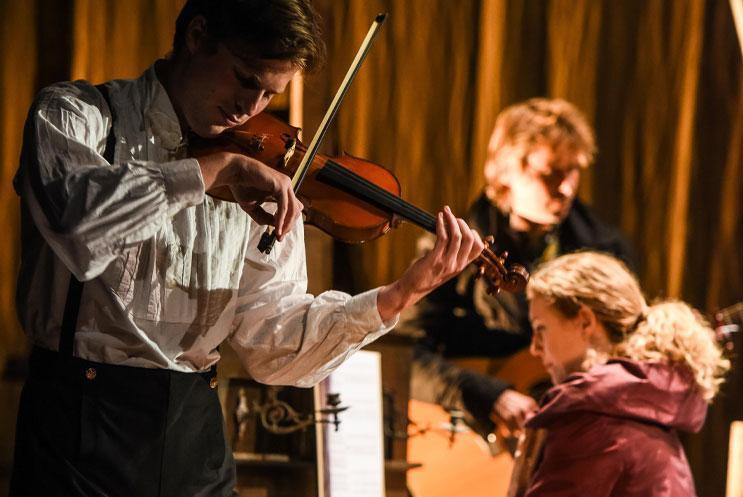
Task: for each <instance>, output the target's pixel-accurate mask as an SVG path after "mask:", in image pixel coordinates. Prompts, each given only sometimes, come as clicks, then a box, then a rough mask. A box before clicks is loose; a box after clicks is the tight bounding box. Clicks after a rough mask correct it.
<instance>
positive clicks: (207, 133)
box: [191, 125, 229, 139]
mask: <svg viewBox="0 0 743 497" xmlns="http://www.w3.org/2000/svg"><path fill="white" fill-rule="evenodd" d="M227 129H229V128H228V127H227V126H216V125H213V126H208V127H203V128H200V129H192V130H191V131H192V132H193V133H195V134H196V135H198V136H200V137H201V138H207V139H208V138H216V137H217V136H219V135H221V134H222V133H224V132H225V131H226V130H227Z"/></svg>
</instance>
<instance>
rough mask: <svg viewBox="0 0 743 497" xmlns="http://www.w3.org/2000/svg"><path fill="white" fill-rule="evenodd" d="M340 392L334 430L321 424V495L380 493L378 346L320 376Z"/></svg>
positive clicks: (331, 390)
mask: <svg viewBox="0 0 743 497" xmlns="http://www.w3.org/2000/svg"><path fill="white" fill-rule="evenodd" d="M324 383H325V384H324V387H325V388H324V390H325V392H328V393H340V398H341V405H343V406H349V407H350V408H349V409H348V410H347V411H344V412H342V413H341V414H340V419H341V424H340V428H339V430H338V431H335V429H334V427H333V426H332V425H328V426H326V428H325V453H326V465H327V466H326V468H327V469H326V474H327V478H328V481H326V485H325V488H326V489H327V492H326V494H325V495H326V497H383V496H384V442H383V431H382V376H381V357H380V354H379V353H378V352H370V351H359V352H357V353H356V354H354V355H353V356H351V357H350V358H349V359H348V360H346V362H345V363H344V364H343V365H342V366H341V367H339V368H338V369H337V370H336V371H335V372H333V374H332V375H331V376H330V377H329V378H328V379H326V380H325V382H324Z"/></svg>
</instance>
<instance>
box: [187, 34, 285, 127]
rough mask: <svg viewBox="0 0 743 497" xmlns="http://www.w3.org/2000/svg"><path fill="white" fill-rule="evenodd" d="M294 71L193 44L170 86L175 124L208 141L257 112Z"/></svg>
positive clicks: (219, 48)
mask: <svg viewBox="0 0 743 497" xmlns="http://www.w3.org/2000/svg"><path fill="white" fill-rule="evenodd" d="M296 71H297V69H296V68H295V67H294V65H293V64H292V63H291V61H287V60H274V59H258V58H250V57H245V58H243V57H238V56H237V55H235V54H234V53H233V51H232V50H230V49H229V48H228V47H227V46H226V45H225V44H224V43H216V52H214V50H213V46H212V49H211V50H210V49H209V48H208V47H207V46H206V45H205V40H203V39H202V41H200V42H197V43H196V46H195V49H194V50H193V51H192V53H191V57H190V59H189V61H188V63H187V64H186V66H185V68H184V70H183V71H182V73H181V74H180V78H179V81H173V82H172V83H173V86H174V87H176V88H177V90H176V100H177V101H176V107H177V109H176V110H177V111H178V112H179V114H180V117H181V119H184V120H185V121H186V124H187V125H188V127H189V128H190V129H191V131H193V132H194V133H196V134H197V135H199V136H202V137H205V138H209V137H214V136H216V135H218V134H220V133H222V132H223V131H225V130H226V129H229V128H234V127H235V126H239V125H241V124H243V123H245V121H247V120H248V119H250V118H251V117H253V116H255V115H256V114H258V113H260V112H261V111H263V109H265V108H266V106H267V105H268V103H269V102H270V101H271V99H272V98H273V96H274V95H276V94H277V93H282V92H283V91H284V90H285V89H286V86H287V84H288V83H289V81H291V79H292V77H293V76H294V74H295V73H296Z"/></svg>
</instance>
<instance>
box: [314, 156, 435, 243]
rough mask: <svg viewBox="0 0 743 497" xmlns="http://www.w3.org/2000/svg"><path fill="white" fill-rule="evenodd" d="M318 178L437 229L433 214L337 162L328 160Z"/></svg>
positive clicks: (428, 228) (426, 227) (421, 225)
mask: <svg viewBox="0 0 743 497" xmlns="http://www.w3.org/2000/svg"><path fill="white" fill-rule="evenodd" d="M317 179H318V180H319V181H323V182H330V183H334V184H333V186H338V187H340V188H342V189H344V190H346V191H348V192H349V193H352V194H356V195H361V196H363V197H364V200H366V201H369V202H371V203H373V204H374V205H378V206H381V207H382V208H385V209H388V210H390V211H391V212H392V213H394V214H397V215H400V216H402V217H404V218H405V219H408V220H410V221H412V222H413V223H415V224H417V225H418V226H420V227H421V228H424V229H426V230H428V231H431V232H434V233H435V231H436V220H435V218H434V217H433V216H432V215H431V214H429V213H427V212H426V211H424V210H422V209H419V208H418V207H416V206H414V205H412V204H410V203H408V202H406V201H404V200H402V199H401V198H400V197H398V196H396V195H394V194H392V193H390V192H388V191H387V190H385V189H383V188H381V187H380V186H378V185H375V184H374V183H372V182H370V181H369V180H367V179H366V178H363V177H361V176H359V175H357V174H356V173H354V172H352V171H350V170H348V169H346V168H345V167H343V166H341V165H340V164H338V163H337V162H334V161H332V160H328V161H327V163H326V165H325V166H324V167H323V168H322V169H321V170H320V171H319V172H318V174H317Z"/></svg>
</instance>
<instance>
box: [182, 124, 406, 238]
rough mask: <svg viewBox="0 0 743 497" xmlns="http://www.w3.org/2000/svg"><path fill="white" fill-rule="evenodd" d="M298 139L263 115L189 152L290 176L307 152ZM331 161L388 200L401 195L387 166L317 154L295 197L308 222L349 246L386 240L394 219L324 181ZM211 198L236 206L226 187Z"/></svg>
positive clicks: (289, 128)
mask: <svg viewBox="0 0 743 497" xmlns="http://www.w3.org/2000/svg"><path fill="white" fill-rule="evenodd" d="M298 135H299V128H296V127H294V126H290V125H288V124H285V123H283V122H282V121H281V120H279V119H278V118H276V117H274V116H272V115H270V114H268V113H265V112H263V113H261V114H258V115H256V116H254V117H253V118H251V119H249V120H248V121H247V122H246V123H245V124H243V125H241V126H238V127H236V128H233V129H231V130H229V131H226V132H224V133H223V134H222V135H220V136H219V137H217V138H213V139H209V140H206V139H203V138H196V139H195V140H193V143H192V144H191V147H190V148H191V153H192V155H194V156H196V157H199V156H201V155H206V154H209V153H213V152H216V151H228V152H234V153H240V154H243V155H247V156H250V157H253V158H254V159H256V160H259V161H261V162H263V163H264V164H266V165H267V166H269V167H271V168H273V169H275V170H277V171H280V172H282V173H284V174H286V175H287V176H289V177H292V176H293V175H294V173H295V172H296V170H297V168H298V167H299V164H300V162H301V160H302V157H303V156H304V151H305V148H304V146H303V145H302V143H301V142H300V141H299V138H298ZM329 161H332V163H333V164H334V166H333V167H334V168H337V165H340V166H342V167H343V168H344V169H346V170H348V171H351V172H352V173H354V174H355V175H356V176H358V177H360V178H364V179H365V180H367V181H369V182H370V183H373V184H375V185H376V186H378V187H379V188H381V189H383V190H385V191H386V192H388V193H389V194H390V195H394V196H396V197H399V196H400V183H399V182H398V181H397V178H396V177H395V176H394V175H393V174H392V172H390V171H389V170H388V169H386V168H384V167H383V166H381V165H379V164H376V163H374V162H371V161H368V160H365V159H360V158H358V157H354V156H352V155H348V154H344V155H343V156H342V157H332V158H328V157H324V156H322V155H320V154H317V155H316V156H315V159H314V160H313V162H312V164H311V165H310V168H309V171H308V172H307V176H306V177H305V179H304V181H303V182H302V187H301V189H300V190H299V191H298V192H297V198H299V200H300V201H301V202H302V204H304V211H303V212H304V215H305V222H306V223H308V224H311V225H313V226H316V227H317V228H319V229H321V230H323V231H324V232H325V233H327V234H328V235H330V236H332V237H333V238H335V239H337V240H341V241H344V242H348V243H361V242H365V241H367V240H373V239H375V238H378V237H380V236H382V235H384V234H385V233H386V232H387V231H389V229H390V227H391V225H392V221H393V216H394V215H393V214H392V213H390V212H387V211H385V210H383V209H381V208H378V207H375V206H374V205H371V204H369V203H368V202H367V201H365V200H362V199H360V198H358V197H357V196H355V195H352V194H350V193H347V192H345V191H343V190H342V189H339V188H338V187H336V186H331V185H330V184H328V181H327V180H326V181H323V178H324V177H325V176H327V171H325V172H324V173H323V170H324V169H325V168H326V166H327V165H328V163H329ZM208 193H209V194H210V195H212V196H214V197H216V198H219V199H222V200H228V201H232V202H234V201H235V199H234V196H233V195H232V192H231V190H230V188H227V187H222V188H219V189H215V190H213V191H209V192H208Z"/></svg>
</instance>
